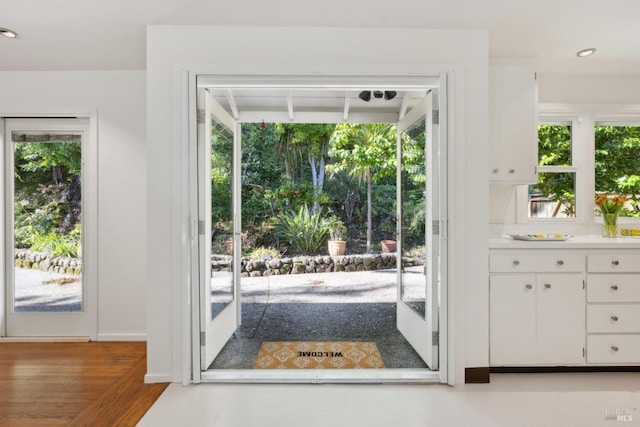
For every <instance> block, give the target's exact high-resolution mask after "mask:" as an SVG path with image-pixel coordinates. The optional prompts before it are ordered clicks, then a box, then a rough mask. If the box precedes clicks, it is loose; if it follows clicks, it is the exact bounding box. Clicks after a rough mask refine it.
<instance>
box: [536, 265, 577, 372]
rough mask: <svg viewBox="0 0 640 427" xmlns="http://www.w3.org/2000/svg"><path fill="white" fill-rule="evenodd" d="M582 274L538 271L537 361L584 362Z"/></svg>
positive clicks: (553, 362) (548, 362)
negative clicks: (543, 272) (539, 273)
mask: <svg viewBox="0 0 640 427" xmlns="http://www.w3.org/2000/svg"><path fill="white" fill-rule="evenodd" d="M583 283H584V282H583V276H582V274H541V275H538V276H537V278H536V288H537V289H536V291H537V302H538V306H537V310H536V315H537V329H538V333H537V339H536V347H537V352H538V363H544V364H556V365H567V364H578V363H583V362H584V355H583V349H584V345H585V343H584V341H585V316H586V314H585V290H584V288H583Z"/></svg>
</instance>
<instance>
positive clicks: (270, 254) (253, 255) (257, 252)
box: [248, 246, 280, 260]
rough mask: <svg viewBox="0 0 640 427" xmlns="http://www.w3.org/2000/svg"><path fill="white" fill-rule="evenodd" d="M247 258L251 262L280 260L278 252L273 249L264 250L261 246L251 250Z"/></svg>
mask: <svg viewBox="0 0 640 427" xmlns="http://www.w3.org/2000/svg"><path fill="white" fill-rule="evenodd" d="M248 257H249V259H253V260H262V259H272V258H280V252H278V251H277V250H276V249H273V248H265V247H263V246H260V247H257V248H255V249H253V250H252V251H251V252H250V253H249V255H248Z"/></svg>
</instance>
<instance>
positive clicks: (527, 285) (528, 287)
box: [525, 283, 533, 289]
mask: <svg viewBox="0 0 640 427" xmlns="http://www.w3.org/2000/svg"><path fill="white" fill-rule="evenodd" d="M525 288H527V289H531V288H533V286H532V285H530V284H528V283H527V284H526V285H525Z"/></svg>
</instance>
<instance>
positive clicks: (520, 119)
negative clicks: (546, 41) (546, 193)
mask: <svg viewBox="0 0 640 427" xmlns="http://www.w3.org/2000/svg"><path fill="white" fill-rule="evenodd" d="M537 105H538V90H537V84H536V73H535V69H534V66H533V64H522V63H516V64H512V63H495V64H491V65H490V67H489V147H490V152H489V155H490V158H489V180H490V181H491V182H494V183H510V184H533V183H536V182H537V181H538V178H537V175H536V166H537V164H538V111H537V110H538V108H537Z"/></svg>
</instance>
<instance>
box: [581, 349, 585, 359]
mask: <svg viewBox="0 0 640 427" xmlns="http://www.w3.org/2000/svg"><path fill="white" fill-rule="evenodd" d="M584 356H585V350H584V347H582V357H583V358H584Z"/></svg>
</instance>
